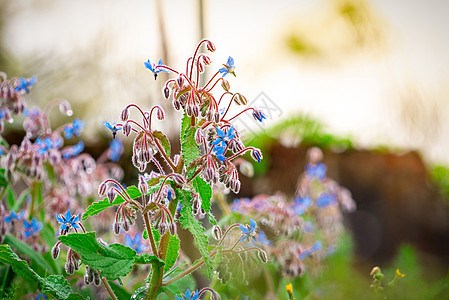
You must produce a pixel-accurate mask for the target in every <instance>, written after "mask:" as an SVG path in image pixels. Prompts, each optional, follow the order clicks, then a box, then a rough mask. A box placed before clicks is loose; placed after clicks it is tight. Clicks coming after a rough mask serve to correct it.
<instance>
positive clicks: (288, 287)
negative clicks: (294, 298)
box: [285, 283, 293, 295]
mask: <svg viewBox="0 0 449 300" xmlns="http://www.w3.org/2000/svg"><path fill="white" fill-rule="evenodd" d="M285 289H286V290H287V293H289V294H290V295H291V294H293V285H292V284H291V283H289V284H287V285H286V286H285Z"/></svg>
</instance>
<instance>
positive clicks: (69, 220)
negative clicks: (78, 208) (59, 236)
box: [56, 209, 80, 230]
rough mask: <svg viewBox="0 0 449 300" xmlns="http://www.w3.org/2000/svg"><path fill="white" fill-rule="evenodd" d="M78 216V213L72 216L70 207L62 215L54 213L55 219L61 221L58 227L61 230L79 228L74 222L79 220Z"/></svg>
mask: <svg viewBox="0 0 449 300" xmlns="http://www.w3.org/2000/svg"><path fill="white" fill-rule="evenodd" d="M79 218H80V216H79V215H76V216H72V214H71V213H70V209H69V210H68V211H67V212H66V214H65V215H64V216H63V215H62V214H60V215H58V214H57V215H56V220H58V222H59V223H61V227H59V228H60V229H61V230H69V229H70V228H71V227H73V228H77V229H79V228H80V227H79V226H78V224H76V222H78V221H79Z"/></svg>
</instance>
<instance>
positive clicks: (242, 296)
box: [239, 293, 249, 300]
mask: <svg viewBox="0 0 449 300" xmlns="http://www.w3.org/2000/svg"><path fill="white" fill-rule="evenodd" d="M239 299H240V300H248V299H249V296H244V295H242V294H241V293H239Z"/></svg>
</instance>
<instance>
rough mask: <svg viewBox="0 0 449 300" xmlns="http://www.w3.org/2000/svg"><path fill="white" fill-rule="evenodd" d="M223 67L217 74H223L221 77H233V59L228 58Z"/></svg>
mask: <svg viewBox="0 0 449 300" xmlns="http://www.w3.org/2000/svg"><path fill="white" fill-rule="evenodd" d="M223 66H224V67H223V68H221V69H220V70H218V72H220V73H223V76H222V77H225V76H226V75H227V74H232V75H234V76H235V66H234V59H233V58H232V57H230V56H229V58H228V61H227V62H226V64H224V65H223Z"/></svg>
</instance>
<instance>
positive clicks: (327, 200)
mask: <svg viewBox="0 0 449 300" xmlns="http://www.w3.org/2000/svg"><path fill="white" fill-rule="evenodd" d="M335 202H337V199H335V196H334V195H332V194H327V193H322V194H321V195H320V197H318V199H316V201H315V205H316V206H318V207H325V206H328V205H331V204H334V203H335Z"/></svg>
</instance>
